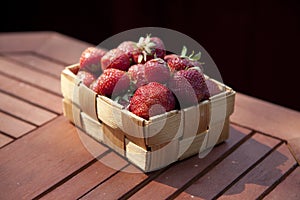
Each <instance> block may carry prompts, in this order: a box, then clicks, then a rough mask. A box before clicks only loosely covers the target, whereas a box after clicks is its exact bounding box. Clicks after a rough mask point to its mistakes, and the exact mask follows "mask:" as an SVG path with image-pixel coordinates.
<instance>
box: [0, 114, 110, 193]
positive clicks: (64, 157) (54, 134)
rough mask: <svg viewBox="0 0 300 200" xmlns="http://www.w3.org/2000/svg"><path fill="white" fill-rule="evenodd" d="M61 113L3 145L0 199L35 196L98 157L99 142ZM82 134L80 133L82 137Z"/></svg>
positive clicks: (100, 152)
mask: <svg viewBox="0 0 300 200" xmlns="http://www.w3.org/2000/svg"><path fill="white" fill-rule="evenodd" d="M76 131H77V129H76V128H75V127H74V126H73V125H72V124H70V123H69V122H68V120H67V119H65V117H63V116H60V117H58V118H56V119H55V120H53V121H51V122H50V123H48V124H45V125H44V126H42V127H39V128H38V129H36V130H34V131H33V132H31V133H30V134H27V135H26V136H24V137H22V138H20V139H18V140H16V141H15V142H13V143H11V144H10V145H8V146H6V147H4V148H1V149H0V168H1V170H0V177H1V180H2V181H1V182H0V188H1V189H2V190H1V193H0V199H22V198H24V199H32V198H34V197H36V196H38V195H39V194H41V193H43V192H44V191H45V190H47V189H48V188H49V187H51V186H52V185H54V184H55V183H57V182H59V181H60V180H61V179H63V178H64V177H67V176H68V175H70V174H72V173H73V172H74V171H76V170H78V169H80V168H81V167H82V166H85V165H86V164H87V163H88V162H90V161H91V160H93V159H94V156H92V155H91V153H90V152H89V151H88V150H87V149H86V147H85V146H84V145H83V142H84V143H85V144H86V145H88V146H90V147H91V148H93V149H94V150H95V152H94V153H95V154H96V153H97V154H98V155H101V154H102V153H104V152H105V151H106V150H107V148H106V147H104V146H102V145H100V144H99V143H96V142H95V141H94V140H92V139H91V138H89V137H88V136H85V135H82V134H81V133H80V132H77V133H76ZM79 135H80V137H79Z"/></svg>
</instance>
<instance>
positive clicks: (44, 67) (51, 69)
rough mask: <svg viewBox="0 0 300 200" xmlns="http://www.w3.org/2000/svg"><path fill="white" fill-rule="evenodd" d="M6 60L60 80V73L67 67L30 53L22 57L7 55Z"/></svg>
mask: <svg viewBox="0 0 300 200" xmlns="http://www.w3.org/2000/svg"><path fill="white" fill-rule="evenodd" d="M5 58H7V59H8V60H10V61H12V62H15V63H17V64H19V65H22V66H24V67H27V68H30V69H32V70H35V71H38V72H41V73H43V74H45V75H48V76H52V77H53V78H55V79H60V73H61V71H62V70H63V69H64V67H65V65H59V64H56V63H54V62H51V61H48V60H45V59H43V58H41V57H38V56H36V55H34V54H30V53H28V54H22V55H10V54H6V55H5Z"/></svg>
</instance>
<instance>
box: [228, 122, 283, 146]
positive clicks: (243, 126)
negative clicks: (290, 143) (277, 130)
mask: <svg viewBox="0 0 300 200" xmlns="http://www.w3.org/2000/svg"><path fill="white" fill-rule="evenodd" d="M230 123H231V124H234V125H236V126H239V127H242V128H246V129H251V130H253V131H254V132H256V133H259V134H263V135H265V136H268V137H271V138H274V139H276V140H281V141H283V142H287V140H285V139H283V138H280V137H277V136H275V135H272V134H270V133H265V132H262V131H259V130H257V129H255V128H253V127H249V126H245V125H242V124H239V123H236V122H232V121H230Z"/></svg>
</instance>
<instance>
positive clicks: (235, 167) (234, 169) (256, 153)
mask: <svg viewBox="0 0 300 200" xmlns="http://www.w3.org/2000/svg"><path fill="white" fill-rule="evenodd" d="M279 142H280V141H278V140H275V139H272V138H269V137H266V136H262V135H258V134H255V135H254V136H253V137H252V138H250V139H249V140H247V141H246V142H245V143H244V144H242V145H241V146H240V147H239V148H238V149H236V150H235V151H234V152H233V153H232V154H230V155H229V156H228V157H226V158H225V159H224V160H223V161H222V162H220V163H219V164H218V165H217V166H215V167H214V168H213V169H212V170H211V171H209V172H208V173H206V174H205V175H204V176H202V177H201V178H200V179H199V180H197V181H196V182H195V183H193V184H192V185H191V186H190V187H189V188H187V189H186V190H185V191H184V192H183V193H181V194H180V195H179V196H178V199H186V198H190V197H191V196H193V197H194V198H196V199H212V198H213V197H214V196H216V195H217V194H218V193H219V192H221V191H222V190H223V189H224V188H225V187H226V186H227V185H229V184H230V183H231V182H232V181H234V180H235V179H236V178H238V177H239V176H240V175H241V174H242V173H243V172H244V171H245V170H247V169H248V168H249V167H251V165H252V164H253V163H255V162H256V161H258V160H259V159H260V158H261V157H262V156H264V154H266V153H267V152H268V151H270V150H271V149H272V148H273V147H274V146H275V145H276V144H278V143H279Z"/></svg>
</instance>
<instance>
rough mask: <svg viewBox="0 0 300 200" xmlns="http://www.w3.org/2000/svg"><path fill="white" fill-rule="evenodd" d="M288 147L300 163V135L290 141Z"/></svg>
mask: <svg viewBox="0 0 300 200" xmlns="http://www.w3.org/2000/svg"><path fill="white" fill-rule="evenodd" d="M288 147H289V150H290V151H291V153H292V154H293V156H294V158H295V159H296V160H297V162H298V164H299V165H300V137H298V138H293V139H290V140H289V141H288Z"/></svg>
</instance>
